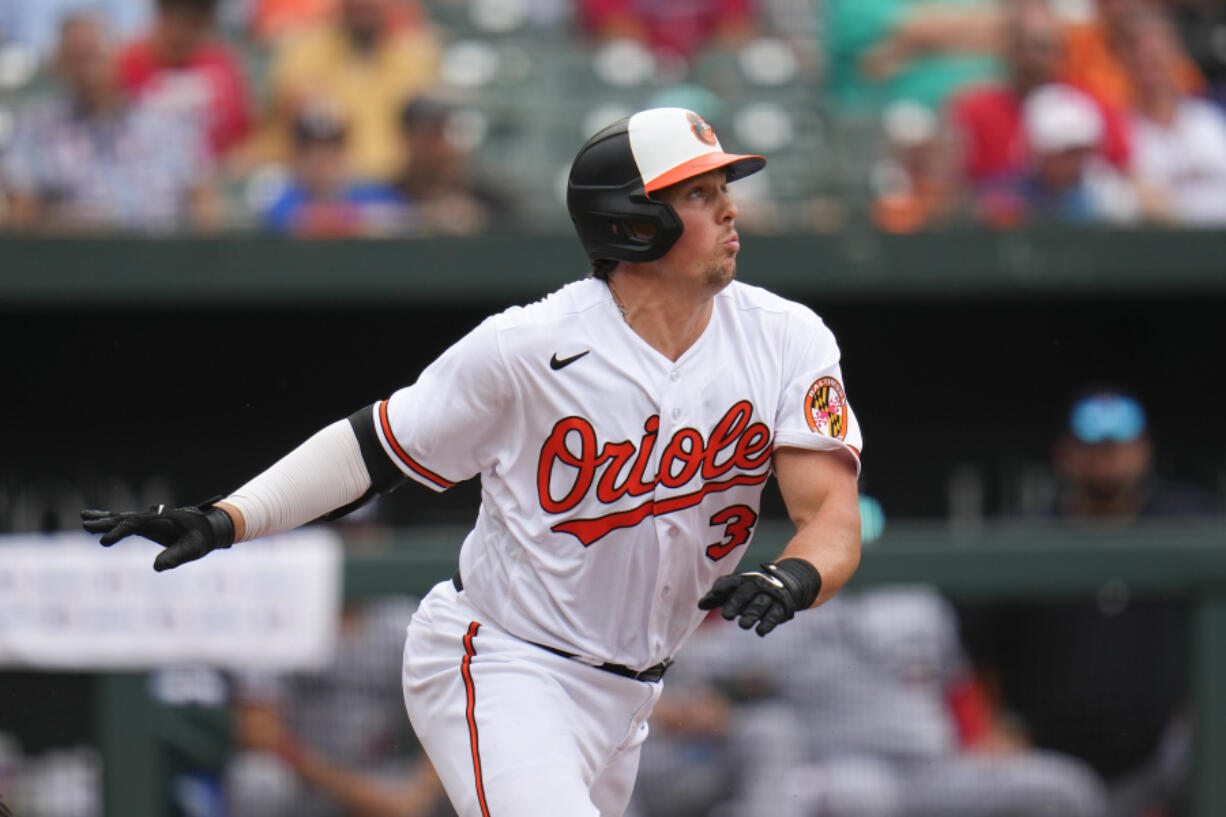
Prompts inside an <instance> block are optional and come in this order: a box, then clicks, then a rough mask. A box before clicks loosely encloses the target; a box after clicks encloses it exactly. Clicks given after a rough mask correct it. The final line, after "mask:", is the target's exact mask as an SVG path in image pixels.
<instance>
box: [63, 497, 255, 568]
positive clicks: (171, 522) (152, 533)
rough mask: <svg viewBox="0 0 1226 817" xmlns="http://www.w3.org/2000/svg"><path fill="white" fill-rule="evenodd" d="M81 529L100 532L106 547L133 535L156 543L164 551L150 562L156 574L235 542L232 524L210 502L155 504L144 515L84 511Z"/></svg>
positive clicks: (221, 511) (228, 518) (224, 513)
mask: <svg viewBox="0 0 1226 817" xmlns="http://www.w3.org/2000/svg"><path fill="white" fill-rule="evenodd" d="M81 526H82V527H84V528H85V530H87V531H89V532H90V533H101V534H102V538H101V539H100V540H99V542H100V543H101V544H102V545H103V546H105V547H110V546H111V545H113V544H115V543H116V542H118V541H119V540H120V539H123V538H124V537H125V536H131V535H133V534H136V535H137V536H143V537H145V538H146V539H150V540H152V541H154V542H157V543H158V544H159V545H162V546H163V547H164V548H165V550H163V551H162V552H161V553H159V554H158V555H157V558H156V559H155V560H154V562H153V569H154V570H157V571H159V572H160V571H163V570H169V569H171V568H172V567H178V566H179V565H181V564H183V563H184V562H191V561H195V560H196V559H199V558H200V557H201V556H204V555H205V554H206V553H209V552H210V551H212V550H216V549H217V548H228V547H230V545H232V544H233V543H234V521H233V520H232V519H231V518H230V515H229V514H228V513H226V512H225V511H223V510H222V509H221V508H215V507H212V503H204V505H202V506H195V505H188V506H185V507H182V508H170V507H167V506H166V505H155V506H153V507H152V508H150V509H149V510H148V511H145V512H139V511H125V512H122V513H114V512H112V511H103V510H88V509H87V510H83V511H81Z"/></svg>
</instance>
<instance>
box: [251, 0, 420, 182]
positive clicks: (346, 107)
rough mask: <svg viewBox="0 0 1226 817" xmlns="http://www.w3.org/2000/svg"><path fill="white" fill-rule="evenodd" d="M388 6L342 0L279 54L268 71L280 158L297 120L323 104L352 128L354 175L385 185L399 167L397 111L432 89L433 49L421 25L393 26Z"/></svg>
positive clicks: (379, 1)
mask: <svg viewBox="0 0 1226 817" xmlns="http://www.w3.org/2000/svg"><path fill="white" fill-rule="evenodd" d="M404 1H405V0H397V2H401V3H403V2H404ZM392 6H393V2H392V0H342V1H341V3H340V5H339V7H338V9H337V13H336V15H335V16H334V17H333V18H332V19H331V20H330V21H329V22H327V23H324V24H323V25H320V26H317V27H314V28H311V29H308V30H306V31H304V32H303V33H302V34H300V35H298V36H297V37H294V38H292V39H290V40H288V41H287V42H286V43H285V44H284V45H283V46H282V47H281V48H279V49H278V51H277V53H276V55H275V57H274V62H273V67H272V72H271V91H272V104H273V117H274V121H273V128H274V130H275V133H274V134H273V152H274V154H275V155H276V156H277V157H278V158H284V157H286V156H287V155H288V153H289V150H288V147H289V133H290V124H291V123H292V122H293V121H294V118H295V116H296V114H297V113H298V112H299V111H300V110H302V109H303V107H304V106H306V105H308V104H316V103H325V104H330V105H333V106H335V107H336V108H337V109H338V110H339V111H340V113H341V115H342V116H343V117H344V120H345V121H346V122H348V123H349V138H348V145H349V156H348V160H349V164H350V167H352V168H353V170H354V171H355V172H356V173H357V174H358V175H359V176H361V177H363V178H366V179H377V180H389V179H391V178H392V177H393V176H394V175H395V174H396V173H397V171H399V170H400V168H401V167H403V165H404V161H405V158H406V157H405V156H404V153H403V141H402V140H401V138H400V131H399V120H398V117H399V112H400V107H401V105H402V104H403V101H404V100H405V99H407V98H409V97H411V96H413V95H415V94H417V93H419V92H421V91H423V90H426V89H427V88H429V87H430V86H432V85H433V82H434V76H435V67H436V63H437V58H438V44H437V41H436V40H435V37H434V35H433V34H432V32H430V30H429V29H428V28H426V27H425V26H424V25H419V26H404V25H401V26H397V25H395V24H394V22H393V19H394V18H393V16H392V12H393V8H392ZM418 19H422V18H418Z"/></svg>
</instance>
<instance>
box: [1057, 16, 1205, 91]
mask: <svg viewBox="0 0 1226 817" xmlns="http://www.w3.org/2000/svg"><path fill="white" fill-rule="evenodd" d="M1096 5H1097V7H1098V15H1097V17H1096V18H1095V19H1094V20H1092V21H1090V22H1088V23H1081V24H1078V25H1074V26H1070V27H1069V29H1068V32H1067V48H1066V50H1065V59H1064V65H1063V67H1062V69H1061V71H1060V75H1061V76H1062V78H1063V79H1064V81H1065V82H1068V83H1070V84H1072V85H1076V86H1077V87H1078V88H1081V89H1083V90H1084V91H1086V92H1087V93H1089V94H1091V95H1092V96H1095V97H1097V98H1098V99H1100V100H1102V101H1103V102H1105V103H1107V104H1108V105H1110V106H1112V107H1115V108H1120V109H1129V108H1132V107H1133V103H1134V101H1135V98H1136V91H1135V89H1134V88H1133V85H1132V82H1131V80H1129V78H1128V72H1127V71H1126V70H1125V69H1124V64H1123V59H1124V57H1123V54H1124V48H1125V43H1126V42H1127V34H1126V32H1127V28H1128V25H1129V20H1130V18H1131V17H1133V16H1134V15H1136V14H1138V13H1144V12H1145V11H1146V9H1147V8H1150V9H1151V10H1152V9H1156V8H1158V6H1157V5H1156V4H1154V3H1152V2H1151V0H1097V4H1096ZM1171 75H1172V78H1173V79H1174V81H1175V83H1176V85H1177V86H1178V87H1179V88H1180V90H1182V91H1183V92H1184V93H1192V94H1199V93H1202V92H1203V91H1204V90H1205V88H1206V84H1205V78H1204V77H1203V76H1202V75H1201V73H1200V71H1199V70H1198V69H1197V67H1196V65H1195V64H1194V63H1193V62H1192V61H1191V60H1189V59H1188V58H1187V57H1186V56H1182V57H1181V58H1180V59H1179V60H1178V61H1176V62H1175V63H1173V64H1172V66H1171Z"/></svg>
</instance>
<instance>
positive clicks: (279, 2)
mask: <svg viewBox="0 0 1226 817" xmlns="http://www.w3.org/2000/svg"><path fill="white" fill-rule="evenodd" d="M249 2H250V4H251V14H250V30H251V33H252V34H253V35H254V36H255V37H256V39H259V40H262V41H264V42H273V41H276V40H279V39H281V38H283V37H287V36H292V35H294V34H297V33H299V32H301V31H303V30H304V29H307V28H310V27H312V26H316V25H319V24H320V23H323V22H325V21H326V20H327V19H328V18H329V17H331V16H332V15H334V14H335V13H336V9H337V6H339V5H340V0H249ZM388 14H389V15H390V16H391V17H392V19H393V21H394V23H395V25H398V26H405V25H421V24H422V22H423V20H424V19H425V17H424V14H423V12H422V10H421V8H420V7H419V6H417V5H416V4H415V3H407V2H401V3H396V4H394V5H393V6H392V7H391V8H390V9H389V10H388Z"/></svg>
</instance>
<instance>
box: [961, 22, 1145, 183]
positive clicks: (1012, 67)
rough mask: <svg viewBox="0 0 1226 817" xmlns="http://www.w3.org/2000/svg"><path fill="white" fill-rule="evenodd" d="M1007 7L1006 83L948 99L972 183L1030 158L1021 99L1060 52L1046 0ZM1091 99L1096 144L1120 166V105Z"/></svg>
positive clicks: (1123, 141) (1052, 69)
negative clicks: (1099, 127)
mask: <svg viewBox="0 0 1226 817" xmlns="http://www.w3.org/2000/svg"><path fill="white" fill-rule="evenodd" d="M1006 8H1007V12H1006V19H1005V53H1004V58H1005V61H1006V64H1007V66H1008V82H1007V84H1000V85H986V86H980V87H977V88H971V89H968V90H967V91H964V92H963V93H961V94H959V95H958V96H957V97H955V99H954V100H953V103H952V105H951V117H952V119H953V123H954V128H955V131H956V132H957V136H958V139H959V142H960V145H961V151H962V161H961V164H962V172H963V174H964V176H965V177H966V180H967V181H968V182H969V183H971V184H972V185H979V184H982V183H984V182H987V181H991V180H993V179H999V178H1001V177H1003V176H1008V175H1012V174H1015V173H1017V172H1018V171H1019V170H1021V169H1022V168H1024V167H1025V166H1026V164H1027V163H1028V162H1029V159H1030V152H1031V150H1030V146H1029V145H1028V144H1027V143H1026V138H1025V133H1024V130H1023V128H1022V101H1023V100H1024V99H1025V98H1026V96H1027V94H1029V93H1030V92H1031V91H1032V90H1034V89H1035V88H1037V87H1039V86H1041V85H1045V84H1048V83H1051V82H1054V81H1056V80H1057V78H1058V72H1059V69H1060V65H1061V60H1062V58H1063V53H1064V36H1063V31H1062V29H1061V26H1060V23H1059V21H1057V20H1056V18H1055V15H1054V14H1053V13H1052V11H1051V9H1050V8H1048V6H1047V3H1046V1H1045V0H1018V2H1015V3H1012V4H1009V5H1008V6H1007V7H1006ZM1095 102H1096V103H1097V104H1098V105H1099V112H1100V114H1101V116H1102V120H1103V136H1102V142H1101V145H1100V147H1099V150H1100V151H1101V153H1102V154H1103V156H1104V157H1105V158H1106V159H1107V160H1108V161H1110V162H1111V163H1112V164H1114V165H1115V166H1116V167H1119V168H1124V167H1126V166H1127V164H1128V159H1129V140H1128V132H1127V128H1126V124H1125V122H1126V120H1125V119H1124V117H1123V115H1122V113H1121V112H1120V111H1118V110H1115V109H1112V108H1108V107H1107V106H1106V105H1104V104H1102V103H1101V102H1100V101H1099V100H1095Z"/></svg>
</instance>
